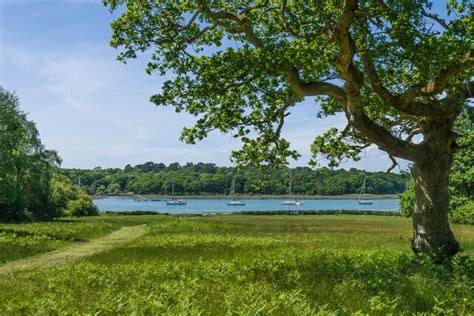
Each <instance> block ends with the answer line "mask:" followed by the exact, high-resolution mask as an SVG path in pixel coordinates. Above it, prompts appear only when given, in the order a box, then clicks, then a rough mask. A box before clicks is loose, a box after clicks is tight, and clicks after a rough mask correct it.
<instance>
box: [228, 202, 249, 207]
mask: <svg viewBox="0 0 474 316" xmlns="http://www.w3.org/2000/svg"><path fill="white" fill-rule="evenodd" d="M227 205H228V206H245V203H244V202H242V201H229V202H227Z"/></svg>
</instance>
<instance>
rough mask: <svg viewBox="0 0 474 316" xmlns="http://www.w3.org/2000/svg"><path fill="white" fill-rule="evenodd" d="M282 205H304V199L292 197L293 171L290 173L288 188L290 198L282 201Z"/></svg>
mask: <svg viewBox="0 0 474 316" xmlns="http://www.w3.org/2000/svg"><path fill="white" fill-rule="evenodd" d="M281 204H282V205H292V206H300V205H303V201H298V200H297V199H294V200H292V199H291V173H290V184H289V188H288V200H287V201H283V202H281Z"/></svg>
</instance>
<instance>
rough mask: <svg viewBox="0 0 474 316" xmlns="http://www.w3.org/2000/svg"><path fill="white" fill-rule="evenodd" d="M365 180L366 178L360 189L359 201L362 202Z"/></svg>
mask: <svg viewBox="0 0 474 316" xmlns="http://www.w3.org/2000/svg"><path fill="white" fill-rule="evenodd" d="M365 180H366V178H364V182H363V183H362V188H360V194H359V201H360V200H361V197H362V194H363V193H364V192H365Z"/></svg>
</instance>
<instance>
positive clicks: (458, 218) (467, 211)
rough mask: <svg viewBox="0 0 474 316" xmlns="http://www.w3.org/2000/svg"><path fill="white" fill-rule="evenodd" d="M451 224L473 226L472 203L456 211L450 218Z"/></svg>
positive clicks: (473, 203)
mask: <svg viewBox="0 0 474 316" xmlns="http://www.w3.org/2000/svg"><path fill="white" fill-rule="evenodd" d="M450 219H451V221H452V222H455V223H460V224H470V225H474V201H470V202H468V203H466V204H464V205H462V206H460V207H458V208H457V209H455V210H454V211H453V212H452V213H451V216H450Z"/></svg>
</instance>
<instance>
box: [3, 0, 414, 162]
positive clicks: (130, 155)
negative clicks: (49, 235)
mask: <svg viewBox="0 0 474 316" xmlns="http://www.w3.org/2000/svg"><path fill="white" fill-rule="evenodd" d="M0 3H1V13H0V14H1V16H0V85H1V86H3V87H4V88H5V89H7V90H10V91H15V92H16V93H17V95H18V96H19V98H20V102H21V108H22V110H23V111H25V112H27V113H28V114H29V118H30V119H32V120H34V121H35V122H36V123H37V126H38V129H39V131H40V134H41V138H42V140H43V143H44V144H45V145H46V146H47V147H48V148H51V149H55V150H57V151H58V152H59V154H60V155H61V157H62V158H63V167H77V168H93V167H96V166H102V167H124V166H125V165H126V164H128V163H131V164H138V163H143V162H146V161H155V162H164V163H167V164H168V163H171V162H176V161H177V162H179V163H185V162H188V161H191V162H198V161H203V162H213V163H216V164H218V165H230V161H229V154H230V151H231V150H232V149H235V148H238V147H239V143H238V141H236V140H233V139H232V138H231V136H230V135H222V134H219V133H215V134H212V135H211V136H210V137H209V138H208V139H206V140H204V141H202V142H200V143H198V144H196V145H187V144H184V143H182V142H180V141H179V140H178V138H179V134H180V131H181V128H182V127H183V126H190V125H192V124H193V118H192V117H191V116H189V115H187V114H184V113H180V114H176V113H174V111H173V110H172V109H171V108H157V107H155V106H154V105H153V104H151V103H150V102H149V97H150V96H151V95H152V94H154V93H156V92H157V91H159V90H160V88H161V84H162V82H163V78H159V77H158V76H157V75H153V76H149V75H147V74H146V73H145V64H146V58H139V59H138V60H135V61H132V62H129V63H128V64H127V65H124V64H122V63H120V62H118V61H116V59H115V56H116V53H117V51H116V50H114V49H113V48H111V47H109V45H108V42H109V40H110V36H111V30H110V26H109V25H110V22H111V21H112V20H113V18H114V16H113V15H111V14H110V13H109V11H108V10H107V9H106V8H105V7H103V6H102V4H101V3H100V0H97V1H95V0H58V1H53V0H0ZM317 112H318V106H317V104H316V103H315V102H314V101H313V100H306V101H305V102H303V103H301V104H300V105H298V106H297V107H296V108H295V109H294V110H293V111H292V115H291V116H290V117H289V119H288V122H287V124H286V126H285V128H284V131H283V135H284V136H285V137H287V138H288V139H289V140H290V141H291V142H292V144H293V147H294V148H295V149H297V150H299V151H300V153H301V154H302V157H301V158H300V159H299V160H298V161H293V162H292V163H291V165H292V166H305V165H307V162H308V160H309V158H310V151H309V146H310V144H311V142H312V140H313V139H314V137H315V136H316V135H318V134H321V133H323V132H324V131H326V130H327V129H328V128H331V127H339V128H343V127H344V126H345V119H344V118H343V117H342V116H335V117H330V118H326V119H317V118H316V113H317ZM362 157H363V159H362V160H361V161H359V162H345V163H343V165H342V167H345V168H350V167H355V168H359V169H367V170H386V169H387V168H388V167H389V166H390V165H391V162H390V160H389V159H388V157H387V155H386V154H385V153H383V152H381V151H379V150H377V148H376V147H375V146H372V147H370V148H368V149H367V150H366V151H365V152H364V153H363V155H362ZM402 165H405V163H403V164H402Z"/></svg>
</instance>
